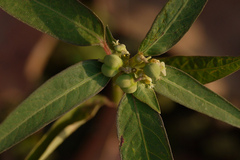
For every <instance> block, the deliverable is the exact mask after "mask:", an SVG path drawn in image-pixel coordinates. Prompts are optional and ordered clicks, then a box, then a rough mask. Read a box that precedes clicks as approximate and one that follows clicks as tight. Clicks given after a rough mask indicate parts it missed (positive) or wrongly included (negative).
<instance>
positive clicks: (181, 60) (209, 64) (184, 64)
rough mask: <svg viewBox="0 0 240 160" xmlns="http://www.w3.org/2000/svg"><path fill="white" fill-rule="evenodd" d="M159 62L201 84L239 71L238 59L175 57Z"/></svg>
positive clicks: (239, 63)
mask: <svg viewBox="0 0 240 160" xmlns="http://www.w3.org/2000/svg"><path fill="white" fill-rule="evenodd" d="M160 60H161V61H164V62H165V63H166V64H167V65H171V66H174V67H176V68H178V69H181V70H183V71H184V72H186V73H188V74H190V75H191V76H192V77H194V78H195V79H197V80H198V81H199V82H200V83H202V84H206V83H210V82H213V81H216V80H218V79H220V78H223V77H225V76H227V75H229V74H231V73H233V72H236V71H237V70H239V69H240V57H227V56H226V57H207V56H175V57H166V58H161V59H160Z"/></svg>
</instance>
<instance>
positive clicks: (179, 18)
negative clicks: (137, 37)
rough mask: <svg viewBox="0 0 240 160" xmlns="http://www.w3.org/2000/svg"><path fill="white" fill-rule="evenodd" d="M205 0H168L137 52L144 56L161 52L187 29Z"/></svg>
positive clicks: (178, 38) (176, 40)
mask: <svg viewBox="0 0 240 160" xmlns="http://www.w3.org/2000/svg"><path fill="white" fill-rule="evenodd" d="M206 2H207V0H169V1H168V2H167V4H166V5H165V6H164V8H163V9H162V10H161V12H160V13H159V14H158V16H157V17H156V19H155V21H154V22H153V24H152V27H151V29H150V30H149V32H148V33H147V36H146V37H145V39H144V40H143V41H142V43H141V45H140V47H139V52H142V53H144V55H145V56H152V55H159V54H163V53H164V52H166V51H167V50H169V49H170V48H171V47H172V46H173V45H175V44H176V43H177V42H178V41H179V40H180V39H181V38H182V37H183V35H184V34H185V33H186V32H187V31H188V30H189V28H190V27H191V25H192V23H193V22H194V21H195V20H196V18H197V17H198V15H199V14H200V13H201V11H202V10H203V8H204V6H205V4H206Z"/></svg>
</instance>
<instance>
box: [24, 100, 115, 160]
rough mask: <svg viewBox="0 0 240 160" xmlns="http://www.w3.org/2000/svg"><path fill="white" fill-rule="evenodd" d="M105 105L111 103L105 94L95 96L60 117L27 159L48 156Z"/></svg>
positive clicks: (45, 157)
mask: <svg viewBox="0 0 240 160" xmlns="http://www.w3.org/2000/svg"><path fill="white" fill-rule="evenodd" d="M103 105H111V102H110V101H109V100H108V99H107V98H106V97H104V96H100V95H97V96H94V97H93V98H91V99H89V100H87V101H85V102H84V103H83V104H81V105H79V106H78V107H76V108H74V109H72V110H71V111H69V112H68V113H66V114H65V115H64V116H62V117H61V118H59V119H58V120H57V121H56V122H55V123H54V124H53V125H52V127H51V128H50V129H49V131H48V132H47V133H46V134H45V135H44V136H43V137H42V138H41V140H40V141H39V142H38V144H37V145H36V146H35V147H34V148H33V150H32V151H31V152H30V153H29V155H28V156H27V158H26V160H31V159H32V160H36V159H47V157H48V156H49V155H50V154H51V153H52V152H53V151H54V150H55V149H56V148H57V147H58V146H59V145H60V144H61V143H62V142H63V141H64V140H65V139H66V138H67V137H69V136H70V135H71V134H72V133H73V132H75V131H76V130H77V129H78V128H79V127H80V126H82V125H83V124H85V123H86V122H87V121H88V120H90V119H91V118H92V117H94V116H95V114H96V113H97V111H98V110H99V108H100V107H101V106H103Z"/></svg>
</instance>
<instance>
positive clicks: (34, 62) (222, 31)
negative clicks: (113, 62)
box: [0, 0, 240, 160]
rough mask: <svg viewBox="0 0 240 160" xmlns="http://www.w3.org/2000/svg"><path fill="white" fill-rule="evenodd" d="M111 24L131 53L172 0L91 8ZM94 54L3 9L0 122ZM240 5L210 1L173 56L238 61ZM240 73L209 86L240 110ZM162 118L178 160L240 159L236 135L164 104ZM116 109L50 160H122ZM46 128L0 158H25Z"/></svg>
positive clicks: (95, 2)
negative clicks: (63, 72) (38, 90)
mask: <svg viewBox="0 0 240 160" xmlns="http://www.w3.org/2000/svg"><path fill="white" fill-rule="evenodd" d="M84 3H85V4H87V5H88V6H89V7H90V8H92V9H93V10H94V11H95V12H96V13H97V15H99V17H100V18H101V19H102V20H103V21H104V23H105V24H109V26H110V29H111V30H112V31H113V33H114V36H115V37H116V38H117V39H120V42H121V43H125V44H126V45H127V48H128V49H129V51H130V52H131V53H136V51H137V47H138V46H139V44H140V42H141V40H142V39H143V38H144V36H145V35H146V33H147V31H148V30H149V28H150V26H151V23H152V22H153V20H154V18H155V16H156V15H157V14H158V12H159V11H160V9H161V8H162V6H163V5H164V4H165V3H166V0H148V1H144V0H121V1H117V0H91V1H86V0H85V1H84ZM86 50H88V49H86V48H84V47H74V46H71V45H68V44H65V43H63V42H59V41H58V40H56V39H54V38H52V37H49V36H48V35H45V34H42V33H41V32H39V31H36V30H35V29H33V28H31V27H29V26H27V25H25V24H23V23H22V22H20V21H18V20H16V19H15V18H13V17H11V16H10V15H8V14H7V13H5V12H4V11H2V10H0V121H2V120H3V119H4V118H5V117H6V116H7V114H9V113H10V112H11V111H12V110H13V109H14V108H15V107H17V105H18V104H19V103H21V102H22V101H23V100H24V98H26V97H27V96H28V95H29V94H30V93H31V92H32V91H34V90H35V89H36V88H37V87H38V86H39V85H40V84H42V83H43V82H44V81H45V80H46V79H48V78H49V77H51V76H53V75H54V74H56V73H58V72H59V71H61V70H62V69H64V68H66V67H67V66H69V65H72V64H74V63H76V62H78V61H80V60H83V59H89V58H93V57H101V56H103V55H102V54H99V55H92V56H91V55H90V56H88V57H86V56H84V53H86V52H87V51H86ZM239 54H240V1H238V0H228V1H225V0H218V1H209V2H208V4H207V6H206V7H205V9H204V11H203V12H202V14H201V15H200V17H199V18H198V20H197V21H196V22H195V23H194V24H193V26H192V28H191V29H190V30H189V32H188V33H187V34H186V35H185V36H184V37H183V39H182V40H181V41H180V42H179V43H178V44H177V45H175V46H174V47H173V48H172V49H171V50H170V51H169V52H168V53H167V55H186V56H190V55H202V56H203V55H204V56H239ZM239 80H240V72H236V73H234V74H233V75H231V76H229V77H226V78H224V79H221V80H218V81H216V82H213V83H211V84H208V85H207V86H208V87H209V88H211V89H212V90H214V91H215V92H217V93H219V94H220V95H222V96H224V97H225V98H226V99H228V100H229V101H230V102H232V103H233V104H234V105H236V106H238V107H239V108H240V99H239V96H240V92H239V88H240V83H239ZM160 100H161V101H162V105H161V107H162V110H163V114H162V116H163V119H164V121H165V126H166V129H167V132H168V135H169V140H170V143H171V145H172V150H173V154H174V157H175V159H176V160H188V159H189V160H208V159H209V160H236V159H240V153H239V150H240V131H239V129H237V128H234V127H232V126H229V125H227V124H224V123H222V122H219V121H216V120H213V119H212V118H209V117H206V116H204V115H202V114H199V113H196V112H194V111H191V110H188V109H185V108H184V107H182V106H179V105H177V104H173V103H172V102H170V101H169V100H167V99H165V98H163V97H160ZM115 114H116V110H115V109H110V108H102V109H101V110H100V112H99V113H98V114H97V116H96V117H95V118H94V119H93V120H91V121H90V122H89V123H87V124H86V125H84V126H83V128H82V129H79V130H78V131H77V132H76V133H75V134H74V135H73V136H71V137H69V139H68V140H67V141H66V142H64V144H63V146H60V147H59V148H58V149H57V151H56V153H54V155H53V156H52V157H50V158H49V159H73V160H77V159H82V160H118V159H119V153H118V141H117V138H116V128H115V118H116V117H115ZM46 130H47V129H43V130H41V131H39V132H38V133H37V134H35V135H33V136H31V137H30V138H28V139H27V140H25V141H23V142H22V143H20V144H19V145H17V146H16V147H14V148H12V149H10V150H8V151H7V152H5V153H3V154H1V155H0V159H3V160H15V159H23V158H24V157H25V156H26V154H27V153H28V152H29V151H30V149H31V148H32V146H33V145H34V144H35V143H36V142H37V141H38V139H39V138H40V137H41V135H42V134H43V133H44V132H45V131H46Z"/></svg>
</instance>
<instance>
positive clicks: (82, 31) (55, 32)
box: [0, 0, 104, 46]
mask: <svg viewBox="0 0 240 160" xmlns="http://www.w3.org/2000/svg"><path fill="white" fill-rule="evenodd" d="M0 7H1V8H2V9H3V10H5V11H6V12H7V13H8V14H10V15H12V16H13V17H15V18H17V19H19V20H20V21H22V22H24V23H26V24H28V25H29V26H31V27H33V28H36V29H37V30H40V31H42V32H44V33H47V34H49V35H51V36H53V37H55V38H57V39H60V40H62V41H65V42H68V43H72V44H76V45H82V46H86V45H96V44H99V43H100V41H102V40H103V39H104V38H103V37H104V28H103V24H102V22H101V21H100V20H99V18H98V17H97V16H96V15H95V14H94V13H93V12H92V11H91V10H90V9H88V8H87V7H86V6H84V5H83V4H82V3H81V2H79V1H77V0H62V1H55V0H21V1H15V0H1V1H0Z"/></svg>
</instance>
